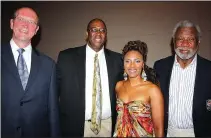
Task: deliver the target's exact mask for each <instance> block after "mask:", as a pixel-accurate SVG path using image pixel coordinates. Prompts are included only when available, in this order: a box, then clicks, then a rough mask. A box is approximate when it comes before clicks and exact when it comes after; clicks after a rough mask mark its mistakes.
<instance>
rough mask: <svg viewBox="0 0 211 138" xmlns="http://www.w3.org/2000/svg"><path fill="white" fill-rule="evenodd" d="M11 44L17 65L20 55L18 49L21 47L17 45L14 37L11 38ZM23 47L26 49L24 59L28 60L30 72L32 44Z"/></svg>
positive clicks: (27, 64)
mask: <svg viewBox="0 0 211 138" xmlns="http://www.w3.org/2000/svg"><path fill="white" fill-rule="evenodd" d="M10 45H11V49H12V53H13V56H14V59H15V64H16V66H17V62H18V56H19V53H18V51H17V50H18V49H20V47H18V46H17V45H16V43H15V42H14V40H13V39H11V40H10ZM23 49H24V50H25V51H24V52H23V58H24V60H25V62H26V66H27V69H28V72H29V73H30V70H31V55H32V46H31V44H29V45H28V46H26V47H25V48H23Z"/></svg>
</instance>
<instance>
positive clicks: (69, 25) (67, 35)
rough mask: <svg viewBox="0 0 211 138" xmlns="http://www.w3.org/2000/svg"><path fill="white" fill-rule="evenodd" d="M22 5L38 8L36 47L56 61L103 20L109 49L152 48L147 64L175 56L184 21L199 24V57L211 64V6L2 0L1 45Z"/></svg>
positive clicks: (181, 3) (79, 43) (119, 50)
mask: <svg viewBox="0 0 211 138" xmlns="http://www.w3.org/2000/svg"><path fill="white" fill-rule="evenodd" d="M21 6H30V7H32V8H34V9H35V10H36V11H37V12H38V15H39V17H40V21H41V29H40V30H39V32H38V34H37V35H36V37H35V38H34V39H33V45H36V46H37V48H38V49H39V50H40V51H42V52H43V53H45V54H47V55H48V56H50V57H52V58H53V59H54V60H57V56H58V53H59V51H61V50H63V49H66V48H69V47H75V46H81V45H84V44H85V30H86V26H87V24H88V22H89V21H90V20H91V19H93V18H96V17H98V18H102V19H103V20H104V21H105V22H106V24H107V28H108V45H107V47H108V48H109V49H111V50H114V51H116V52H121V50H122V48H123V46H124V45H125V44H126V43H127V42H128V41H130V40H138V39H139V40H142V41H145V42H146V43H147V44H148V48H149V53H148V61H147V64H148V65H149V66H153V64H154V61H155V60H157V59H160V58H164V57H166V56H169V55H171V48H170V42H171V35H172V30H173V28H174V26H175V24H176V23H177V22H178V21H180V20H184V19H188V20H191V21H193V22H195V23H197V24H199V25H200V27H201V30H202V41H201V45H200V50H199V54H200V55H202V56H203V57H205V58H207V59H209V60H211V16H210V13H211V10H210V7H211V2H209V1H205V2H194V1H192V2H181V1H180V2H141V1H140V2H119V1H118V2H94V1H93V2H86V1H84V2H82V1H79V2H71V1H64V2H56V1H54V2H50V1H48V2H41V1H39V2H25V1H24V2H11V1H10V2H9V1H8V2H1V14H2V15H1V28H2V29H1V31H2V32H1V42H2V43H4V42H8V41H9V40H10V39H11V33H12V31H11V30H10V26H9V19H10V17H11V16H12V14H13V12H14V10H15V9H16V8H18V7H21Z"/></svg>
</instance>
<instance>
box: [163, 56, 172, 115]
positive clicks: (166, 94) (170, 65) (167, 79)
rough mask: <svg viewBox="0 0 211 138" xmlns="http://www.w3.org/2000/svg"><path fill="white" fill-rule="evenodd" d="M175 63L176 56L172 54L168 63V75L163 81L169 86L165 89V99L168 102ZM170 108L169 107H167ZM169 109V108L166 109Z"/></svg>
mask: <svg viewBox="0 0 211 138" xmlns="http://www.w3.org/2000/svg"><path fill="white" fill-rule="evenodd" d="M173 65H174V56H171V57H170V59H169V60H168V63H167V64H166V77H165V80H164V82H163V84H166V85H167V86H166V87H165V90H164V91H163V92H166V93H165V100H166V104H167V105H168V104H169V90H170V80H171V73H172V69H173ZM166 108H168V107H166ZM166 110H167V111H168V109H166Z"/></svg>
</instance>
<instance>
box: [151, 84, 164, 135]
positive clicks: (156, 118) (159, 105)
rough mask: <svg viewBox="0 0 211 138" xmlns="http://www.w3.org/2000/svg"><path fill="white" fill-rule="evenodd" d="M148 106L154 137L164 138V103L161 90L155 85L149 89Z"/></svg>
mask: <svg viewBox="0 0 211 138" xmlns="http://www.w3.org/2000/svg"><path fill="white" fill-rule="evenodd" d="M150 104H151V108H152V121H153V125H154V132H155V137H164V101H163V95H162V93H161V90H160V88H159V87H157V86H156V85H153V86H152V87H151V88H150Z"/></svg>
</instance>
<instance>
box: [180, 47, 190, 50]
mask: <svg viewBox="0 0 211 138" xmlns="http://www.w3.org/2000/svg"><path fill="white" fill-rule="evenodd" d="M176 49H177V50H192V49H191V48H189V47H178V48H176Z"/></svg>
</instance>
